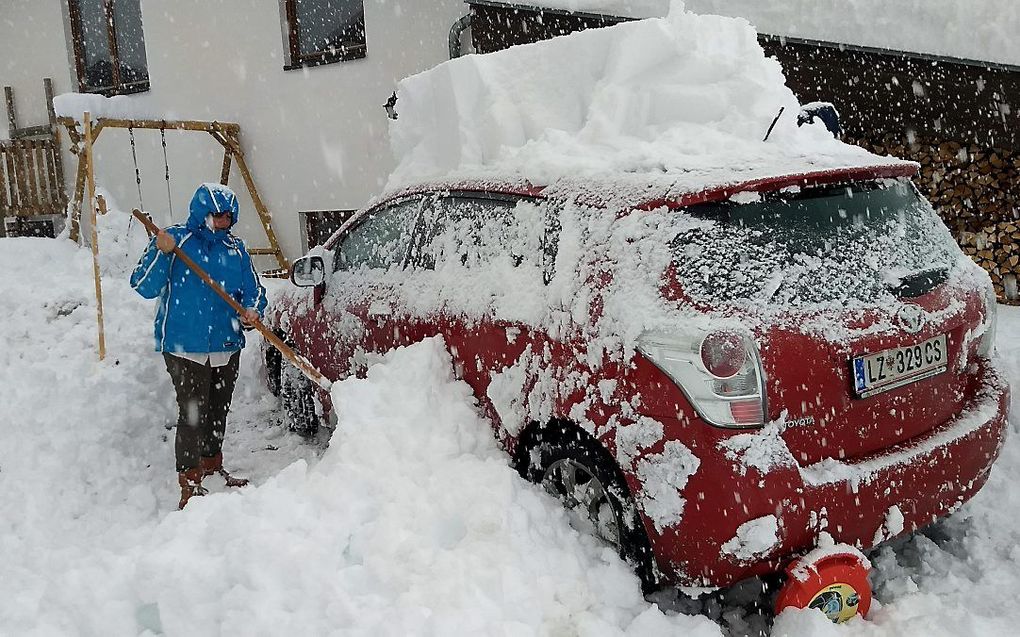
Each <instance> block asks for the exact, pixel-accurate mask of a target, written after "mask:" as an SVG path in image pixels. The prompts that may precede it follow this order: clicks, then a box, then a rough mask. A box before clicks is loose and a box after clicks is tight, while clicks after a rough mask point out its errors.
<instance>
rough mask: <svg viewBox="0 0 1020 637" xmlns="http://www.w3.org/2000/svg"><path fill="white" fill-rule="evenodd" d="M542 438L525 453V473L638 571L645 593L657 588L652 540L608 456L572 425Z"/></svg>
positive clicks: (546, 432) (545, 433)
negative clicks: (649, 538)
mask: <svg viewBox="0 0 1020 637" xmlns="http://www.w3.org/2000/svg"><path fill="white" fill-rule="evenodd" d="M550 434H551V435H550ZM539 436H541V440H540V441H538V442H537V443H536V444H535V445H534V446H532V447H531V448H530V450H529V452H527V453H524V454H522V455H523V456H524V458H526V459H527V460H526V465H525V466H524V467H523V471H522V472H521V473H522V475H524V476H525V477H526V478H528V479H529V480H531V481H532V482H536V483H539V484H541V485H542V486H543V487H545V489H546V491H548V492H549V493H551V494H552V495H554V496H556V497H557V498H558V499H559V500H560V501H561V502H562V503H563V506H564V507H565V508H566V509H567V511H568V513H569V514H570V517H571V524H572V525H573V526H574V527H575V528H577V529H578V530H581V531H584V532H587V533H589V534H591V535H593V536H595V537H596V538H598V539H600V540H602V541H603V542H605V543H606V544H608V545H610V546H612V547H614V548H615V549H616V551H617V552H618V553H619V554H620V556H621V557H623V558H624V559H625V560H626V561H627V562H628V563H629V564H630V565H631V566H632V567H633V568H634V569H635V572H636V573H637V575H638V577H639V578H640V579H641V587H642V591H643V592H644V593H645V594H648V593H650V592H652V591H654V590H656V588H657V582H658V578H657V577H656V573H655V567H654V559H653V557H652V552H651V546H650V544H649V542H648V536H647V534H646V533H645V529H644V525H643V524H642V522H641V518H640V515H639V514H638V511H637V507H635V506H634V499H633V497H632V496H631V494H630V489H629V488H628V487H627V484H626V482H625V481H624V479H623V475H622V474H621V472H620V470H619V468H618V467H617V466H616V464H615V463H614V462H613V461H612V458H611V456H610V455H609V452H608V451H606V450H605V448H604V447H602V445H600V444H599V443H598V442H597V441H596V440H595V439H594V438H592V437H591V436H589V435H588V434H587V433H586V432H584V431H582V430H580V429H578V428H574V427H570V426H552V427H550V428H547V429H545V430H543V431H542V432H541V433H540V434H539Z"/></svg>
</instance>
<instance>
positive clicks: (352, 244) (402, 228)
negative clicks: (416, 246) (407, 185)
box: [334, 199, 421, 271]
mask: <svg viewBox="0 0 1020 637" xmlns="http://www.w3.org/2000/svg"><path fill="white" fill-rule="evenodd" d="M419 210H421V200H419V199H406V200H404V201H402V202H399V203H396V204H394V205H391V206H388V207H386V208H383V209H382V210H379V211H376V212H372V213H369V215H368V216H366V217H365V218H364V219H363V220H362V221H361V223H359V224H358V225H357V226H355V227H354V229H352V230H350V231H349V232H348V233H347V236H345V237H344V238H343V239H342V240H341V241H340V246H339V247H338V248H337V251H336V263H335V265H334V270H347V271H350V270H358V269H361V268H378V269H389V268H390V267H392V266H394V265H400V264H402V263H403V262H404V258H405V257H406V256H407V250H408V248H409V247H410V245H411V234H412V231H413V230H414V224H415V222H416V221H417V219H418V212H419Z"/></svg>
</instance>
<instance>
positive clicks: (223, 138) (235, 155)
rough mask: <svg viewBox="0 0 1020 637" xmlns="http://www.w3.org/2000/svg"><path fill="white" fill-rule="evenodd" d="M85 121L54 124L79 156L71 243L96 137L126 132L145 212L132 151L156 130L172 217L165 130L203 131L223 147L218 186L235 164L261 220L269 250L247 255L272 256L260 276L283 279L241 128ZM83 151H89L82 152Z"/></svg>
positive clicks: (67, 119) (165, 122) (195, 123)
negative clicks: (144, 133)
mask: <svg viewBox="0 0 1020 637" xmlns="http://www.w3.org/2000/svg"><path fill="white" fill-rule="evenodd" d="M84 119H85V125H84V127H83V128H84V130H80V129H79V125H80V122H79V121H78V120H77V119H75V118H72V117H60V118H58V119H57V122H58V123H59V124H61V125H63V126H64V127H65V128H66V129H67V134H68V136H69V137H70V139H71V152H72V153H73V154H75V155H77V156H78V169H77V174H76V176H75V180H74V197H73V198H72V199H71V229H70V239H71V240H72V241H75V242H77V241H78V239H79V235H80V232H81V214H82V208H83V205H84V200H85V189H86V182H88V181H89V180H90V179H91V175H92V174H94V167H93V166H92V152H91V148H92V145H93V144H95V143H96V141H97V140H98V138H99V134H100V133H101V132H103V130H105V129H107V128H110V129H115V128H120V129H127V131H128V137H129V139H130V141H131V160H132V162H133V163H134V168H135V184H136V186H137V188H138V205H139V207H140V208H141V209H142V210H144V209H145V206H144V204H143V202H142V178H141V173H140V171H139V169H138V155H137V153H136V149H135V131H136V130H158V131H159V135H160V141H161V144H162V147H163V166H164V169H165V172H164V178H165V180H166V192H167V205H168V206H169V212H170V216H171V218H172V217H173V198H172V195H171V191H170V163H169V161H168V159H167V152H166V131H168V130H175V131H197V132H204V133H208V134H209V135H210V136H212V138H213V139H214V140H216V142H218V143H219V144H220V146H222V147H223V166H222V169H221V171H220V183H221V184H223V185H224V186H226V185H227V181H228V180H229V178H230V168H231V165H232V164H233V163H236V164H237V169H238V172H240V173H241V178H242V179H243V180H244V184H245V186H246V187H247V189H248V194H249V195H250V196H251V200H252V203H253V204H254V205H255V210H256V212H258V215H259V219H260V220H261V221H262V228H263V229H264V230H265V233H266V237H267V239H268V240H269V247H267V248H249V249H248V253H249V254H251V255H252V256H258V255H263V256H273V257H275V258H276V263H277V269H275V270H270V271H269V272H264V273H263V276H286V273H287V271H288V268H289V267H290V264H289V263H288V262H287V258H286V257H285V256H284V255H283V251H282V250H281V249H280V244H279V242H278V241H277V239H276V233H275V232H274V231H273V226H272V217H271V215H270V214H269V210H268V209H267V208H266V205H265V203H264V202H263V201H262V197H261V196H260V195H259V192H258V188H256V186H255V179H254V178H253V177H252V175H251V171H250V170H249V169H248V163H247V162H246V161H245V157H244V151H243V150H242V149H241V142H240V140H239V137H240V134H241V127H240V126H239V125H238V124H232V123H227V122H215V121H212V122H210V121H201V120H152V119H115V118H105V117H100V118H98V119H96V120H95V122H92V121H91V118H88V116H87V114H86V118H84ZM83 150H86V151H88V152H82V151H83ZM92 198H93V197H92V196H91V194H90V199H92Z"/></svg>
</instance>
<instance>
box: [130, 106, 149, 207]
mask: <svg viewBox="0 0 1020 637" xmlns="http://www.w3.org/2000/svg"><path fill="white" fill-rule="evenodd" d="M128 138H130V140H131V161H132V162H133V163H134V165H135V186H136V187H137V188H138V207H139V208H140V209H142V210H145V202H144V201H142V174H141V173H140V172H139V171H138V154H137V153H136V152H135V129H134V127H132V126H128Z"/></svg>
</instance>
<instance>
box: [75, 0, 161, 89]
mask: <svg viewBox="0 0 1020 637" xmlns="http://www.w3.org/2000/svg"><path fill="white" fill-rule="evenodd" d="M101 1H102V6H103V13H105V14H106V41H107V46H108V47H109V52H110V71H111V73H112V75H113V86H106V87H90V86H88V85H86V83H85V76H86V73H85V34H84V33H83V32H82V14H81V0H66V6H67V15H68V20H69V22H70V27H71V33H70V35H71V47H72V50H73V55H74V69H75V73H76V74H77V76H78V90H79V92H81V93H90V94H95V95H104V96H106V97H111V96H113V95H134V94H136V93H145V92H146V91H148V90H149V89H150V78H149V63H148V59H147V58H146V63H145V79H144V80H140V81H136V82H127V83H125V82H122V81H121V77H120V52H119V47H118V46H117V25H116V13H115V12H114V10H113V3H114V0H101ZM142 47H143V48H144V47H145V33H144V31H143V33H142Z"/></svg>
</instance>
